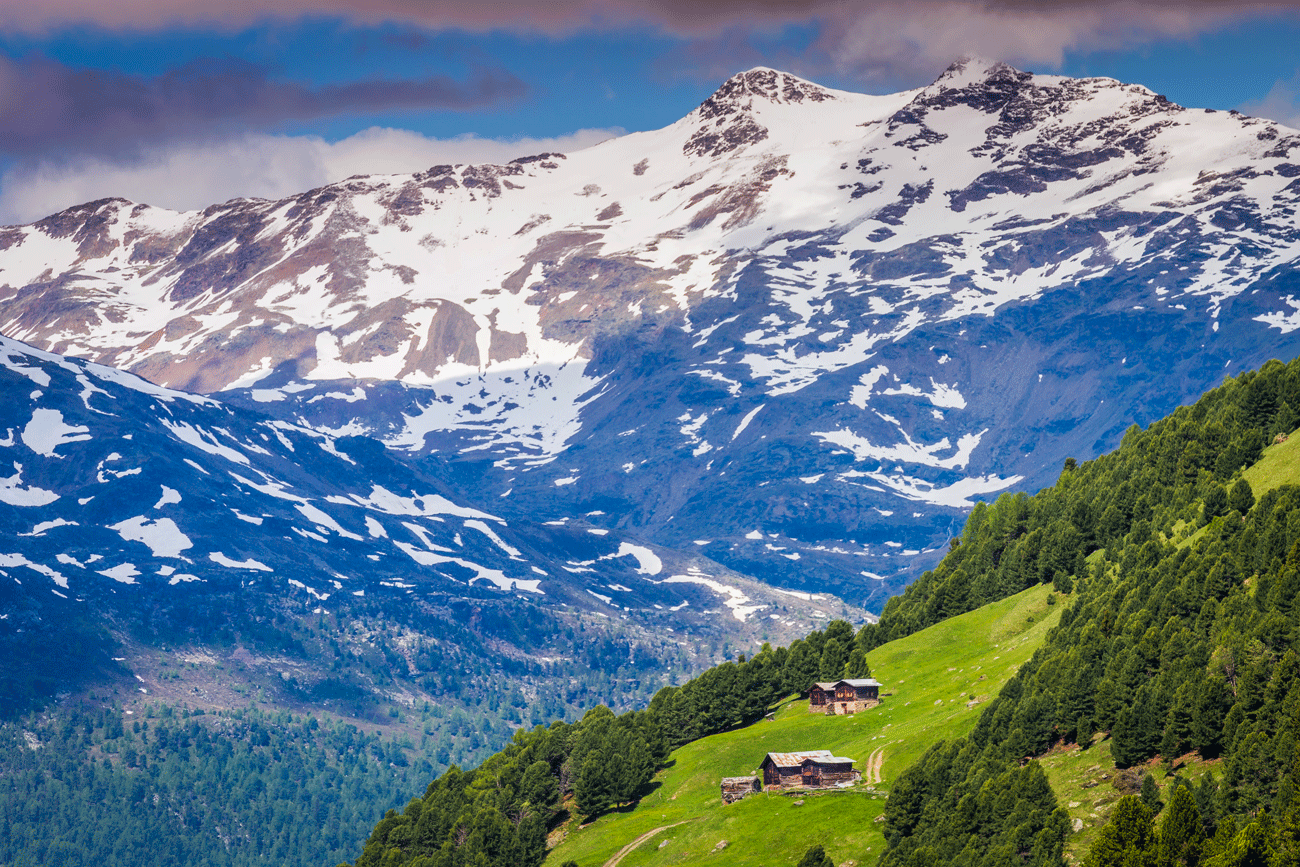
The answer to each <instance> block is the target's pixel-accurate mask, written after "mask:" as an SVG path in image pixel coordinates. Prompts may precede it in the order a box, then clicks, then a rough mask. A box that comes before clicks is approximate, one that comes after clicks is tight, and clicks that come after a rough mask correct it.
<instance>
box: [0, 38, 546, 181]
mask: <svg viewBox="0 0 1300 867" xmlns="http://www.w3.org/2000/svg"><path fill="white" fill-rule="evenodd" d="M526 93H527V87H526V86H525V85H524V83H523V82H522V81H520V80H519V79H518V78H516V77H514V76H513V75H511V74H509V73H507V72H503V71H499V70H490V69H481V70H478V71H476V72H474V73H473V74H471V75H470V76H468V77H467V78H466V79H465V80H463V81H458V80H456V79H453V78H449V77H447V76H433V77H429V78H422V79H412V80H400V79H399V80H366V81H356V82H350V83H346V84H331V85H325V86H321V87H312V86H309V85H306V84H302V83H300V82H292V81H278V80H276V79H274V78H273V77H272V76H271V74H270V71H269V70H267V69H266V68H264V67H261V66H257V65H254V64H250V63H246V62H242V61H222V62H212V61H203V62H198V63H192V64H188V65H186V66H182V67H179V68H176V69H173V70H171V71H168V72H166V73H164V74H162V75H159V76H156V77H152V78H149V77H141V76H134V75H127V74H125V73H122V72H117V71H112V70H102V69H91V68H82V67H73V66H68V65H65V64H62V63H59V62H57V61H55V60H51V59H49V58H46V57H40V56H34V55H33V56H27V57H23V58H19V59H12V58H6V57H3V56H0V155H4V156H8V157H18V158H22V157H31V156H40V157H43V158H48V157H50V156H51V155H54V154H59V153H74V152H75V153H87V152H90V153H106V154H112V153H121V152H126V151H130V150H131V149H133V148H134V147H135V146H136V144H137V143H139V142H142V141H151V142H159V141H167V140H177V139H201V138H204V137H209V136H214V135H223V134H227V133H231V132H236V131H247V130H251V129H262V130H274V129H278V128H281V127H282V126H284V125H285V124H286V123H291V122H294V121H306V120H312V119H316V118H323V117H330V116H336V115H346V114H362V115H364V114H378V113H383V112H391V111H401V110H429V109H450V110H469V109H475V108H481V107H485V106H492V105H496V104H499V103H501V102H503V101H508V100H513V99H518V98H520V97H522V96H524V95H525V94H526Z"/></svg>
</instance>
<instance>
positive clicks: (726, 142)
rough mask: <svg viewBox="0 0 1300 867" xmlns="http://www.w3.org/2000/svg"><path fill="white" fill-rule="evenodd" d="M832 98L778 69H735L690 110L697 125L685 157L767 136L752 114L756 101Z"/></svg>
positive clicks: (714, 152)
mask: <svg viewBox="0 0 1300 867" xmlns="http://www.w3.org/2000/svg"><path fill="white" fill-rule="evenodd" d="M828 99H835V97H834V95H832V94H831V92H830V91H829V90H827V89H826V88H824V87H821V86H820V85H817V84H813V83H812V82H811V81H805V80H804V79H802V78H799V77H798V76H795V75H791V74H790V73H788V72H781V71H780V70H779V69H769V68H768V67H766V66H756V67H754V68H753V69H748V70H746V71H744V72H738V73H736V74H735V75H733V76H731V78H728V79H727V80H726V81H724V82H723V83H722V86H721V87H719V88H718V89H717V90H715V91H714V92H713V95H712V96H710V97H709V98H708V99H706V100H704V102H702V103H700V107H699V108H697V109H696V110H695V111H694V112H692V113H691V117H692V118H693V119H694V120H695V121H696V122H697V123H698V124H699V129H698V130H697V131H696V133H695V135H693V136H692V137H691V139H690V141H688V142H687V143H686V145H685V147H684V148H683V151H684V152H685V153H686V154H687V155H688V156H715V157H716V156H721V155H722V154H725V153H730V152H731V151H734V150H737V149H738V148H741V147H744V146H745V145H748V144H754V143H756V142H760V141H762V140H763V139H765V138H767V135H768V131H767V128H766V127H765V126H763V125H762V124H761V123H759V122H758V121H757V120H755V119H754V117H753V109H754V108H755V107H756V104H758V105H762V104H768V105H771V104H784V105H794V104H798V103H804V102H824V101H826V100H828Z"/></svg>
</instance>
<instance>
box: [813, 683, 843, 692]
mask: <svg viewBox="0 0 1300 867" xmlns="http://www.w3.org/2000/svg"><path fill="white" fill-rule="evenodd" d="M813 686H816V687H820V688H822V689H824V690H826V691H827V692H830V691H832V690H834V689H835V687H837V686H839V683H838V681H831V682H827V683H822V682H820V681H818V682H817V683H814V684H813Z"/></svg>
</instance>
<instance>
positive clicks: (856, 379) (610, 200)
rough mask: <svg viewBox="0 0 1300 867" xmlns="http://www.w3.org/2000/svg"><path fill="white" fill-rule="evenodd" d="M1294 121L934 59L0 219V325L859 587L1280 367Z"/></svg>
mask: <svg viewBox="0 0 1300 867" xmlns="http://www.w3.org/2000/svg"><path fill="white" fill-rule="evenodd" d="M1298 204H1300V133H1297V132H1295V131H1293V130H1289V129H1287V128H1285V127H1282V126H1279V125H1277V124H1275V123H1272V122H1269V121H1264V120H1258V119H1253V118H1247V117H1242V116H1240V115H1236V114H1234V113H1220V112H1205V111H1199V110H1189V109H1185V108H1182V107H1180V106H1176V105H1174V104H1172V103H1170V102H1168V101H1167V100H1166V99H1164V98H1163V97H1160V96H1159V95H1157V94H1154V93H1152V92H1150V91H1149V90H1146V89H1145V88H1142V87H1138V86H1135V85H1125V84H1121V83H1119V82H1115V81H1112V80H1108V79H1068V78H1061V77H1056V76H1040V75H1031V74H1029V73H1026V72H1022V71H1020V70H1016V69H1013V68H1011V67H1008V66H1005V65H1002V64H990V63H986V62H983V61H979V60H966V61H962V62H959V63H957V64H954V65H953V67H951V68H950V69H949V70H948V71H947V72H945V73H944V75H943V76H941V77H940V78H939V79H938V80H937V81H936V82H935V83H934V84H932V85H930V86H928V87H925V88H921V89H919V90H916V91H910V92H906V93H900V94H892V95H889V96H865V95H861V94H852V93H844V92H839V91H831V90H828V89H826V88H822V87H819V86H817V85H815V84H812V83H809V82H805V81H802V80H800V79H798V78H796V77H794V76H791V75H788V74H786V73H782V72H777V71H775V70H768V69H756V70H750V71H748V72H745V73H741V74H738V75H736V76H734V77H732V78H731V79H729V80H728V81H727V82H726V83H724V84H723V85H722V87H720V88H719V90H718V91H717V92H716V93H715V94H714V95H713V96H711V97H710V98H709V99H707V100H706V101H705V102H704V103H703V104H702V105H701V106H699V108H697V109H696V110H695V111H692V112H691V113H690V114H688V115H687V116H686V117H685V118H683V119H682V120H681V121H679V122H678V123H676V124H674V125H672V126H670V127H667V128H665V129H662V130H657V131H654V132H647V133H637V134H634V135H629V136H626V137H623V138H621V139H617V140H614V141H610V142H606V143H604V144H602V145H598V146H596V147H594V148H590V149H588V150H586V151H582V152H579V153H574V154H569V155H567V156H566V155H560V154H542V155H537V156H533V157H526V158H522V159H519V160H515V161H513V162H511V163H510V164H508V165H505V166H436V167H433V168H431V169H430V170H428V171H426V172H421V173H418V174H415V175H403V176H391V177H366V178H353V179H349V180H348V181H344V182H341V183H338V184H333V185H330V186H328V187H323V188H321V189H319V190H313V191H309V192H306V193H303V194H302V195H300V196H296V197H294V198H291V199H286V200H283V201H279V202H266V201H247V200H243V201H234V202H229V203H226V204H224V205H218V206H214V207H212V208H209V209H207V210H206V211H203V212H198V213H190V214H175V213H170V212H165V211H160V210H158V209H154V208H148V207H145V206H142V205H133V204H131V203H129V202H124V201H121V200H105V201H101V202H93V203H90V204H87V205H84V206H80V207H78V208H74V209H70V210H69V211H65V212H63V213H61V214H58V215H54V216H52V217H50V218H48V219H46V220H43V221H41V222H39V223H36V224H33V225H31V226H25V227H15V228H8V229H0V331H3V332H4V333H6V334H8V335H10V336H12V337H17V338H20V339H23V340H25V341H28V342H31V343H33V344H36V345H38V346H41V347H43V348H46V349H51V350H54V351H59V352H65V353H69V354H73V355H78V356H82V357H88V358H93V359H94V360H97V361H101V362H104V363H108V364H113V365H115V366H119V367H122V368H125V369H128V370H131V371H134V372H137V373H140V374H142V375H144V376H147V377H148V378H150V379H151V380H153V381H155V382H159V383H163V384H167V385H171V386H175V387H181V388H187V389H192V390H196V391H200V392H206V393H212V392H225V393H226V394H227V396H228V397H229V399H231V400H233V401H235V402H240V403H243V404H244V405H246V406H249V407H256V408H258V409H260V410H262V411H265V412H270V413H273V414H275V415H277V416H279V417H281V418H284V419H287V420H292V421H294V422H295V423H299V424H303V425H311V426H317V427H320V428H321V429H326V430H332V431H335V432H339V433H344V432H348V433H370V434H373V435H375V436H379V437H381V438H383V439H384V440H385V441H387V442H388V443H389V444H390V445H392V446H393V447H395V448H397V449H401V450H409V451H411V452H413V453H415V454H417V455H418V454H423V453H428V452H431V451H437V452H439V453H440V454H441V455H442V456H444V457H449V458H453V459H454V461H455V463H456V464H457V465H460V466H465V467H472V469H471V470H467V473H468V474H469V476H470V477H472V478H473V480H474V482H473V490H472V493H471V494H470V496H471V497H472V498H474V499H475V500H476V501H477V502H478V503H479V505H481V506H483V507H484V508H487V505H486V504H488V503H491V504H492V505H491V508H492V510H494V511H497V512H500V513H502V514H504V515H507V516H512V515H521V516H522V515H528V516H535V515H559V516H571V515H580V514H586V513H588V512H597V513H602V514H598V515H595V516H594V517H593V518H592V520H594V521H596V522H599V523H603V524H605V525H607V526H608V527H611V528H618V529H620V530H623V531H626V532H629V533H633V534H635V535H637V536H639V537H641V538H642V539H645V540H648V541H653V542H656V543H660V544H664V545H668V546H672V547H678V548H683V549H685V550H693V551H702V552H704V553H706V554H708V555H709V556H710V557H712V558H714V559H716V560H719V561H722V562H725V563H727V564H728V565H729V566H731V567H733V568H736V569H738V570H740V571H743V572H748V573H751V574H755V575H758V576H760V577H762V578H763V579H764V580H767V581H770V582H773V583H776V584H779V585H782V586H786V587H790V588H795V589H799V590H802V591H807V590H830V591H832V592H836V593H840V594H844V595H847V596H849V597H850V598H851V599H853V600H855V601H859V602H866V603H868V604H869V605H871V606H872V607H873V608H878V607H879V606H880V605H881V604H883V600H884V599H885V598H886V597H887V596H888V595H889V594H890V593H892V592H894V591H896V590H897V589H898V587H899V586H900V585H901V583H902V582H903V581H905V580H906V579H907V578H908V576H910V575H913V574H916V573H917V572H918V571H919V570H920V569H921V568H923V567H924V565H925V564H926V563H928V562H930V561H932V560H933V559H934V558H935V557H937V556H938V553H939V551H940V550H941V549H942V547H943V545H944V544H945V543H946V541H947V539H948V537H949V536H950V535H951V534H952V533H953V532H955V530H956V529H957V528H958V527H959V526H960V522H961V519H962V516H963V514H964V511H965V510H966V509H968V508H969V507H970V504H971V503H972V502H973V501H974V499H975V498H978V497H991V496H996V495H997V494H998V493H999V492H1002V491H1005V490H1010V489H1012V488H1013V487H1033V486H1037V485H1041V484H1044V483H1047V482H1050V481H1052V480H1053V479H1054V477H1055V475H1056V473H1057V471H1058V469H1059V466H1060V462H1061V460H1062V459H1063V458H1064V457H1065V456H1066V455H1070V456H1074V457H1076V458H1079V459H1083V458H1086V457H1089V456H1091V455H1093V454H1096V453H1097V452H1099V451H1102V450H1104V449H1108V448H1110V447H1113V446H1114V445H1115V444H1116V443H1117V442H1118V438H1119V436H1120V434H1121V432H1122V431H1123V430H1124V429H1125V428H1126V427H1127V426H1129V425H1130V424H1132V423H1135V422H1136V423H1144V422H1146V421H1149V420H1151V419H1154V418H1157V417H1159V416H1161V415H1163V414H1165V413H1166V412H1168V411H1169V410H1170V409H1172V407H1173V406H1175V405H1176V404H1178V403H1179V402H1182V401H1185V400H1189V399H1190V398H1192V397H1193V396H1195V395H1197V394H1199V393H1200V392H1201V391H1203V390H1204V389H1206V388H1208V387H1210V386H1212V385H1215V384H1217V383H1218V382H1219V381H1220V380H1221V379H1222V377H1223V376H1224V375H1225V374H1231V373H1235V372H1237V371H1239V370H1241V369H1243V368H1246V367H1253V366H1256V365H1258V364H1260V363H1262V362H1263V361H1264V360H1266V359H1267V358H1269V357H1273V356H1281V357H1291V356H1293V355H1295V354H1296V353H1297V351H1300V301H1296V300H1295V299H1296V298H1300V281H1298V280H1297V275H1296V256H1297V250H1300V226H1298V225H1297V222H1296V217H1295V214H1296V208H1297V205H1298Z"/></svg>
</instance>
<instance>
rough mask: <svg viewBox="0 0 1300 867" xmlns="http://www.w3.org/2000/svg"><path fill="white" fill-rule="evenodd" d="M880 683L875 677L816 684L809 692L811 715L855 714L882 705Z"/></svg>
mask: <svg viewBox="0 0 1300 867" xmlns="http://www.w3.org/2000/svg"><path fill="white" fill-rule="evenodd" d="M880 686H881V684H880V681H878V680H876V679H875V678H874V677H864V678H856V679H852V680H839V681H836V682H835V683H814V684H813V687H812V689H811V690H809V691H808V711H809V713H824V714H826V715H827V716H830V715H832V714H853V713H857V712H858V711H863V710H867V709H868V708H873V707H875V706H876V705H878V704H880Z"/></svg>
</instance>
